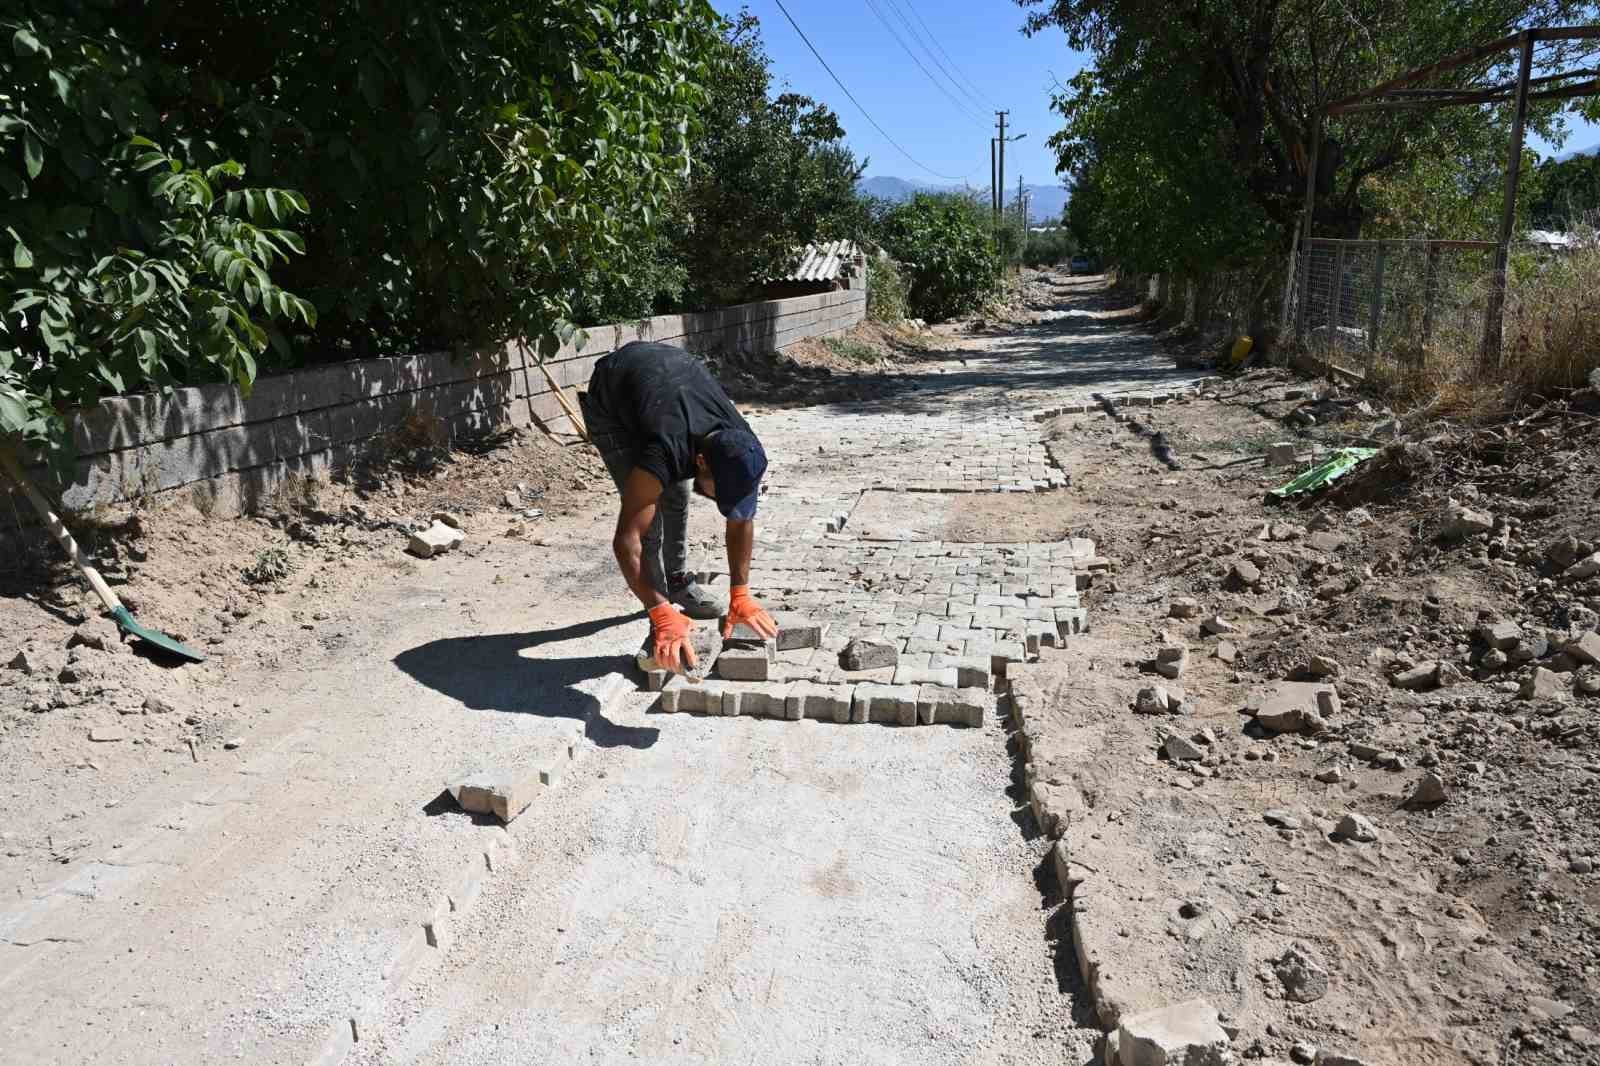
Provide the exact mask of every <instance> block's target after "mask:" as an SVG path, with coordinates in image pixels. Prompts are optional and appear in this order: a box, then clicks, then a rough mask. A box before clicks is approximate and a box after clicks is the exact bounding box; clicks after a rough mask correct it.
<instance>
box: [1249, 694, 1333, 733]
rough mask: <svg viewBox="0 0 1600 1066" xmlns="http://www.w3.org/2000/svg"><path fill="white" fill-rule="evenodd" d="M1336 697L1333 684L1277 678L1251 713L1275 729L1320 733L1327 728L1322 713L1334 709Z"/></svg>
mask: <svg viewBox="0 0 1600 1066" xmlns="http://www.w3.org/2000/svg"><path fill="white" fill-rule="evenodd" d="M1338 698H1339V697H1338V693H1337V692H1335V691H1334V689H1333V686H1332V685H1325V684H1317V683H1315V682H1309V681H1280V682H1278V684H1277V685H1276V686H1275V687H1274V688H1273V689H1272V691H1271V692H1269V693H1267V694H1266V695H1265V696H1264V697H1262V698H1261V700H1260V706H1259V707H1257V708H1254V709H1253V712H1252V713H1253V717H1254V718H1255V720H1256V721H1257V722H1258V723H1260V725H1261V726H1262V728H1264V729H1268V730H1271V731H1272V732H1274V733H1320V732H1322V731H1323V730H1324V729H1326V728H1327V722H1326V721H1325V720H1324V719H1323V714H1324V713H1335V712H1336V711H1337V708H1338Z"/></svg>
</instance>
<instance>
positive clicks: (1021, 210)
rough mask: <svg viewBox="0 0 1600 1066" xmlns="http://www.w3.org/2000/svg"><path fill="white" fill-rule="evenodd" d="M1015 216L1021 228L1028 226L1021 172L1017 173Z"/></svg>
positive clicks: (1025, 228) (1024, 228)
mask: <svg viewBox="0 0 1600 1066" xmlns="http://www.w3.org/2000/svg"><path fill="white" fill-rule="evenodd" d="M1017 218H1018V220H1019V221H1020V222H1021V224H1022V228H1023V230H1024V231H1026V230H1027V228H1028V208H1027V203H1026V201H1025V200H1024V199H1023V192H1022V175H1021V174H1018V175H1017Z"/></svg>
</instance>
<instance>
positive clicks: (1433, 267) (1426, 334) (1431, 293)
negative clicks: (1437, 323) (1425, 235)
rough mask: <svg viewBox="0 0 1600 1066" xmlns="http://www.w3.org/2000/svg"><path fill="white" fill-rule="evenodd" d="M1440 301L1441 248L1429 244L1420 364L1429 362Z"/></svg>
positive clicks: (1423, 300)
mask: <svg viewBox="0 0 1600 1066" xmlns="http://www.w3.org/2000/svg"><path fill="white" fill-rule="evenodd" d="M1438 300H1439V246H1438V245H1437V244H1434V243H1432V242H1429V244H1428V268H1427V271H1426V272H1425V273H1424V274H1423V275H1422V350H1421V352H1420V353H1419V354H1418V357H1417V361H1418V363H1425V362H1427V361H1428V345H1430V344H1432V343H1433V306H1434V304H1436V303H1437V302H1438Z"/></svg>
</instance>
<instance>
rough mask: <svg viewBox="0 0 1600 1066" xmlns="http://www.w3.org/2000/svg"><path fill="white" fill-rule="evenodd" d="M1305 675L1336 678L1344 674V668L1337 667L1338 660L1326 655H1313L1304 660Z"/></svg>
mask: <svg viewBox="0 0 1600 1066" xmlns="http://www.w3.org/2000/svg"><path fill="white" fill-rule="evenodd" d="M1306 673H1308V674H1310V675H1311V676H1312V677H1338V676H1339V675H1340V674H1342V673H1344V667H1342V666H1340V665H1339V660H1337V659H1332V658H1329V657H1328V656H1326V655H1313V656H1312V657H1311V658H1310V659H1307V660H1306Z"/></svg>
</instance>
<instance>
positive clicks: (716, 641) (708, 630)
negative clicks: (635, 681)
mask: <svg viewBox="0 0 1600 1066" xmlns="http://www.w3.org/2000/svg"><path fill="white" fill-rule="evenodd" d="M689 646H690V647H691V648H693V649H694V660H695V662H694V668H693V669H691V670H689V671H688V674H689V675H690V676H691V677H697V678H704V677H709V676H710V674H711V668H712V667H713V666H715V665H716V661H717V656H718V655H720V654H721V653H722V631H721V630H719V629H718V628H717V627H716V626H711V625H695V626H690V627H689ZM633 661H634V664H635V665H637V666H638V667H639V669H640V670H641V671H643V673H644V674H645V676H646V678H647V679H648V677H649V675H650V674H651V673H652V672H655V671H657V670H660V667H659V666H658V665H657V663H656V657H655V641H654V640H653V639H652V638H651V636H650V635H649V634H646V635H645V638H644V643H642V644H640V645H639V650H638V651H637V652H635V653H634V656H633ZM652 691H654V690H652Z"/></svg>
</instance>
